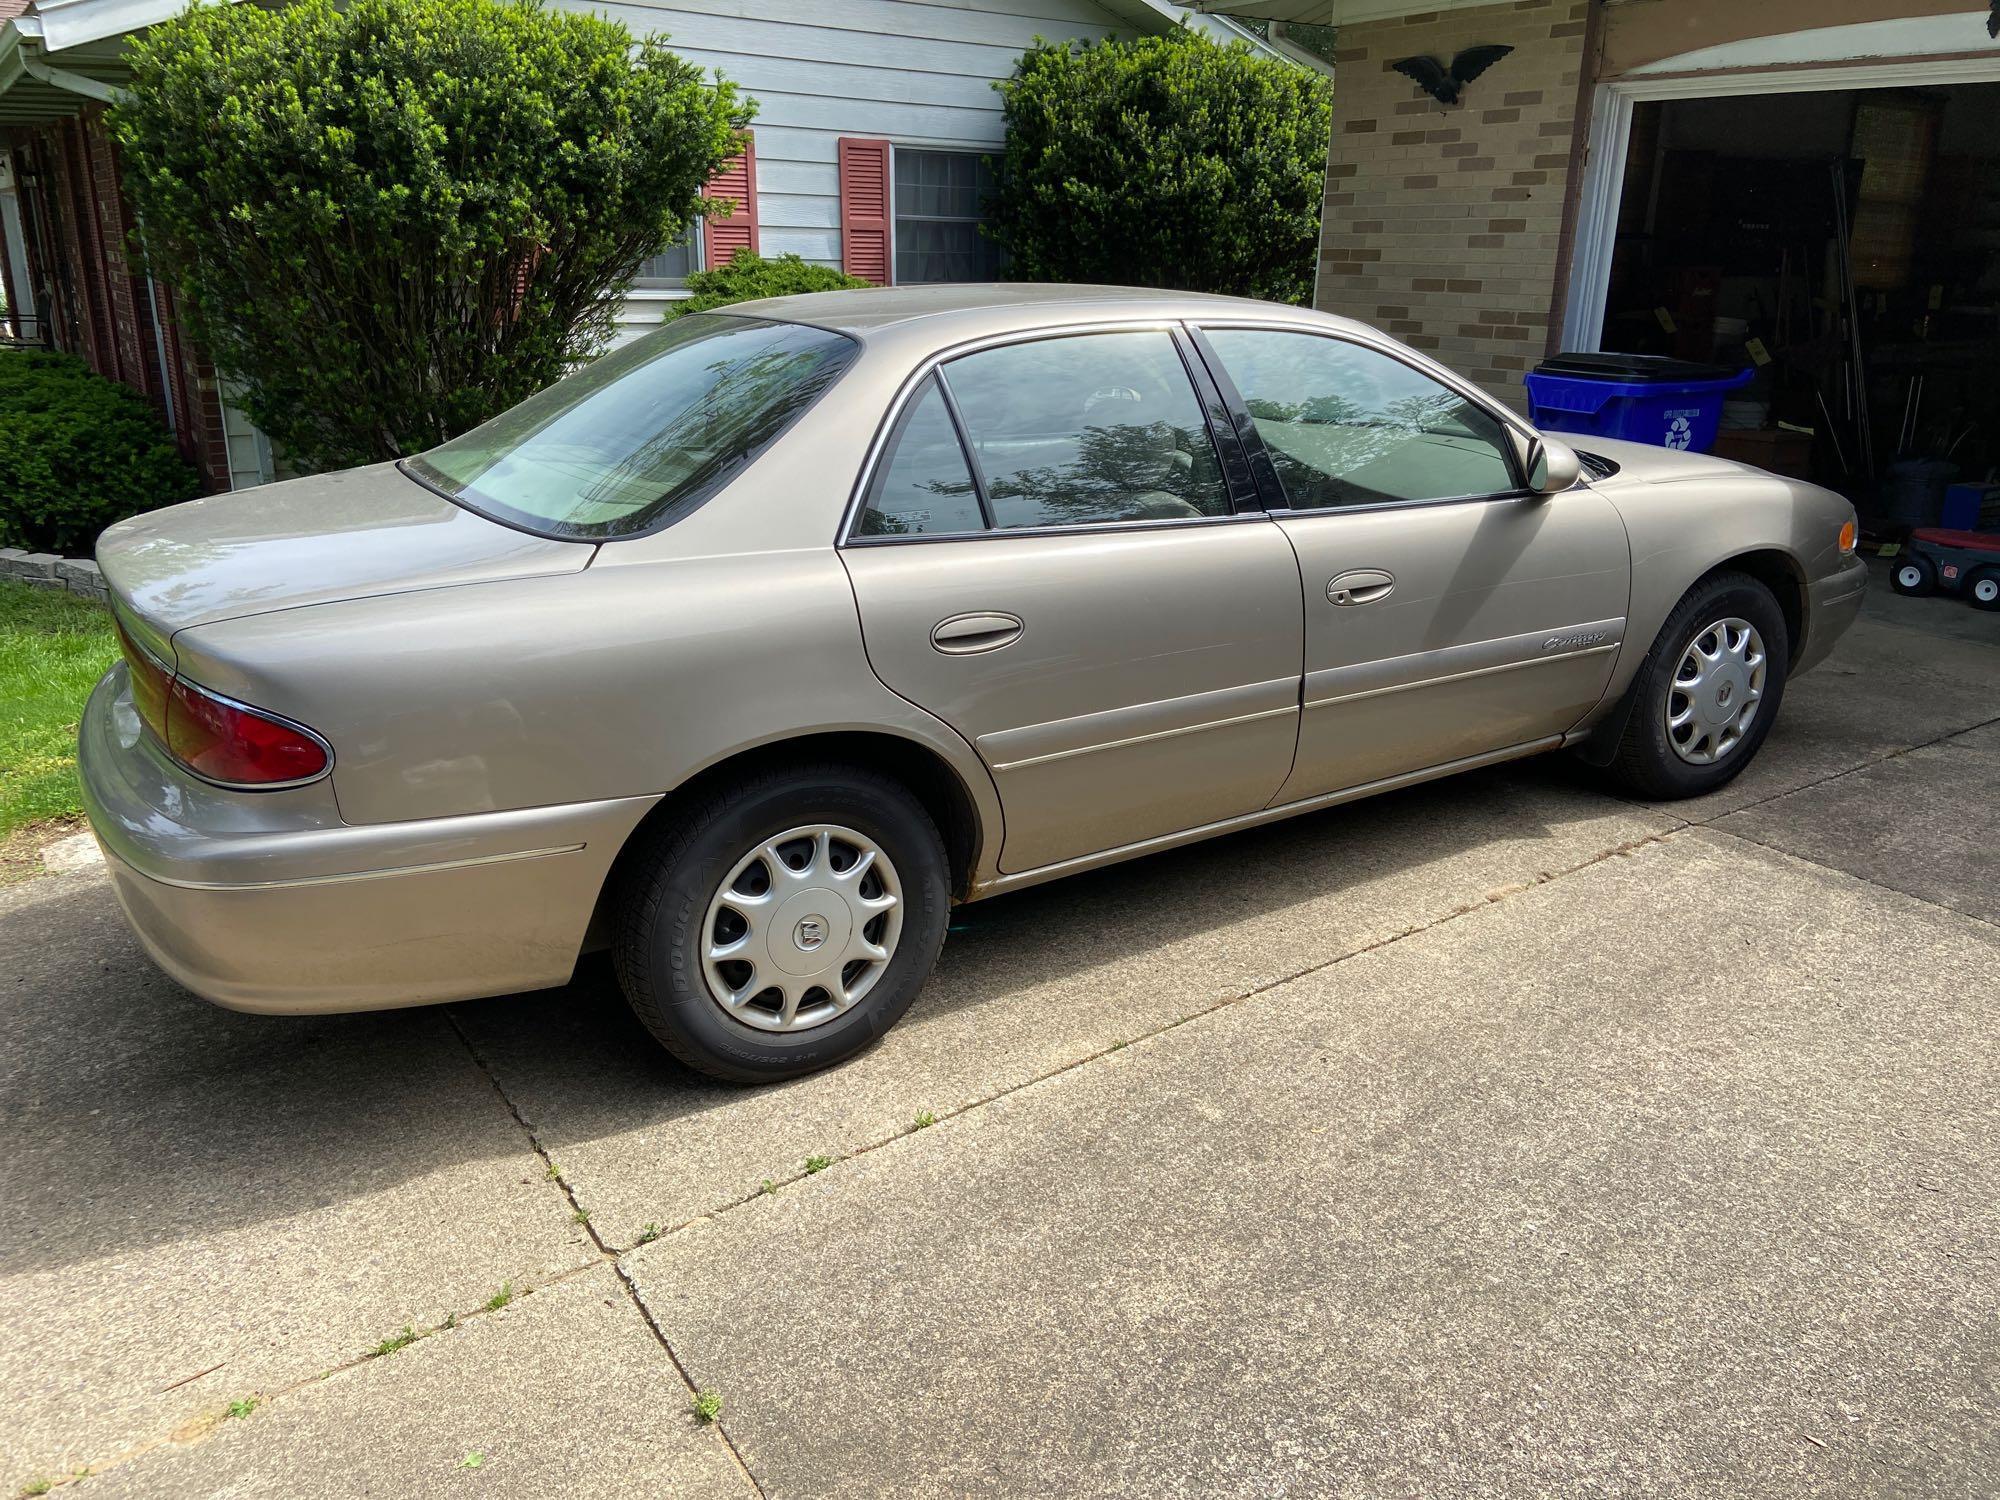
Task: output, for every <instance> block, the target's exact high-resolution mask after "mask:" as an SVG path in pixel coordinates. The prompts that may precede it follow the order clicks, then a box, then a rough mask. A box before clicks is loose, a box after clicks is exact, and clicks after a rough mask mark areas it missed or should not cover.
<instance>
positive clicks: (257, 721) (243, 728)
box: [167, 677, 327, 786]
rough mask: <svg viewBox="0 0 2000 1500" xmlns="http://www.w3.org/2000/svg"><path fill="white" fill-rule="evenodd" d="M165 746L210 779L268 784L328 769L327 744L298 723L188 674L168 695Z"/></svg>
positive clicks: (176, 683)
mask: <svg viewBox="0 0 2000 1500" xmlns="http://www.w3.org/2000/svg"><path fill="white" fill-rule="evenodd" d="M167 749H168V750H170V751H172V752H173V756H174V759H176V760H178V761H180V762H181V763H182V764H183V765H185V766H187V767H188V768H189V769H190V770H193V771H197V772H199V773H200V774H201V775H203V776H206V777H207V778H208V779H209V780H210V781H226V782H228V783H229V784H230V785H232V786H269V785H271V784H273V783H275V782H281V781H305V780H307V779H308V778H310V777H313V776H317V775H319V773H320V772H322V771H324V770H325V769H326V764H327V762H326V747H325V746H324V745H322V744H321V743H320V742H319V741H318V740H317V739H315V738H314V737H313V736H312V735H310V734H308V733H306V731H305V730H303V729H301V728H299V727H298V725H296V724H288V723H286V722H285V721H284V720H283V719H274V718H272V717H271V716H270V715H268V714H262V713H259V712H258V711H257V710H256V709H254V708H245V707H244V706H243V705H242V704H240V703H231V702H230V701H229V700H228V699H226V698H217V697H215V696H214V695H213V694H210V693H205V692H203V691H202V690H201V689H200V688H198V687H196V686H195V685H194V684H193V683H191V682H189V681H188V680H187V679H186V678H185V677H177V678H175V679H174V685H173V688H172V691H171V692H170V693H169V694H168V697H167Z"/></svg>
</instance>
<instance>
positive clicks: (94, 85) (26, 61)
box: [20, 47, 125, 104]
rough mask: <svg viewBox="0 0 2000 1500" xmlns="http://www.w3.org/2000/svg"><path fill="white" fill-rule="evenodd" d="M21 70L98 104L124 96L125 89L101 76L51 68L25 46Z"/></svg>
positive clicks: (114, 100)
mask: <svg viewBox="0 0 2000 1500" xmlns="http://www.w3.org/2000/svg"><path fill="white" fill-rule="evenodd" d="M20 56H21V71H22V72H24V73H26V74H27V75H28V76H29V77H30V78H32V79H34V80H35V81H36V82H37V83H45V84H47V85H48V86H49V87H50V88H52V89H61V90H62V91H63V92H64V93H66V94H81V95H82V96H83V97H84V98H86V99H95V100H96V101H97V102H98V103H100V104H116V103H117V102H118V101H119V100H120V99H122V98H124V97H125V91H124V90H123V89H121V88H119V87H118V86H117V85H116V84H110V83H106V82H105V81H104V80H103V79H101V78H89V77H86V76H85V75H84V74H82V73H72V72H70V71H69V69H67V68H52V67H50V66H49V65H48V64H47V63H45V62H43V61H42V60H41V59H40V58H39V57H37V56H35V54H34V53H32V52H30V51H29V50H28V49H27V48H26V47H23V48H22V49H21V53H20Z"/></svg>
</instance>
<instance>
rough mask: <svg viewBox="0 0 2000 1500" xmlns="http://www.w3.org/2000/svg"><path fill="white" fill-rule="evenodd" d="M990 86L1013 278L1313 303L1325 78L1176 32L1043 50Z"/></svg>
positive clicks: (1001, 224)
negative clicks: (1003, 140) (1000, 132)
mask: <svg viewBox="0 0 2000 1500" xmlns="http://www.w3.org/2000/svg"><path fill="white" fill-rule="evenodd" d="M994 87H995V88H997V89H998V90H999V91H1000V95H1001V99H1002V101H1003V104H1002V107H1003V110H1004V112H1005V115H1006V120H1007V148H1006V152H1005V154H1004V155H1002V156H1001V157H1000V159H999V161H998V167H999V173H998V177H999V183H998V186H997V188H996V190H995V193H994V195H993V199H992V202H991V204H990V209H989V214H990V217H989V221H988V222H989V225H990V229H991V232H992V234H993V237H994V238H995V239H997V240H998V241H999V242H1000V243H1001V244H1002V245H1003V246H1005V247H1006V251H1007V256H1008V262H1009V265H1008V275H1009V276H1010V277H1011V278H1013V279H1017V280H1021V281H1085V282H1107V283H1114V284H1123V285H1131V286H1156V287H1173V288H1177V289H1179V290H1182V291H1193V292H1227V293H1233V294H1235V295H1238V296H1246V297H1268V298H1270V299H1271V300H1273V301H1276V302H1303V301H1305V300H1306V299H1307V298H1308V297H1309V296H1310V295H1311V294H1312V273H1313V260H1314V257H1315V256H1316V255H1317V253H1318V247H1319V216H1320V188H1321V184H1322V181H1323V179H1324V177H1325V175H1326V154H1327V146H1328V143H1329V141H1330V140H1331V138H1332V131H1333V85H1332V83H1331V82H1330V81H1329V80H1328V79H1327V78H1326V77H1325V76H1323V75H1322V74H1319V73H1315V72H1312V71H1310V70H1308V69H1306V68H1302V67H1298V66H1295V65H1294V64H1291V63H1287V62H1279V61H1277V60H1275V59H1271V58H1262V57H1258V56H1256V55H1255V54H1254V53H1252V52H1251V51H1250V50H1249V48H1248V47H1247V46H1246V45H1245V44H1242V43H1234V44H1232V45H1230V46H1226V47H1224V46H1219V45H1217V44H1216V43H1214V42H1211V41H1209V40H1208V39H1207V38H1206V37H1204V36H1202V35H1200V34H1199V33H1196V32H1178V33H1175V34H1173V35H1170V36H1159V37H1147V38H1144V39H1141V40H1139V41H1131V42H1122V41H1101V42H1091V43H1086V44H1078V43H1073V42H1063V43H1044V44H1043V45H1041V46H1038V47H1034V48H1032V49H1030V50H1029V51H1028V52H1027V53H1025V54H1023V56H1022V58H1021V61H1020V64H1019V65H1018V66H1017V67H1016V69H1015V72H1014V76H1013V77H1012V78H1008V79H1003V80H1001V81H1000V82H999V83H996V84H995V85H994Z"/></svg>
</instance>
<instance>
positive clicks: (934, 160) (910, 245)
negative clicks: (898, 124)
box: [894, 146, 1000, 286]
mask: <svg viewBox="0 0 2000 1500" xmlns="http://www.w3.org/2000/svg"><path fill="white" fill-rule="evenodd" d="M992 189H993V172H992V169H991V168H989V167H988V166H987V165H986V160H985V158H984V157H983V156H981V155H980V154H979V153H977V152H975V151H914V150H911V149H910V148H908V147H905V146H898V147H897V148H896V151H895V200H894V201H895V217H896V284H897V285H898V286H908V285H910V284H911V283H913V282H920V281H991V280H993V279H994V278H995V277H996V276H997V275H998V274H999V271H1000V247H999V246H998V245H996V244H995V243H994V242H993V241H992V240H990V239H988V238H987V237H986V236H985V235H983V234H981V233H980V232H979V224H980V220H981V219H982V218H984V217H985V214H984V204H985V200H986V195H987V194H988V193H989V192H991V191H992Z"/></svg>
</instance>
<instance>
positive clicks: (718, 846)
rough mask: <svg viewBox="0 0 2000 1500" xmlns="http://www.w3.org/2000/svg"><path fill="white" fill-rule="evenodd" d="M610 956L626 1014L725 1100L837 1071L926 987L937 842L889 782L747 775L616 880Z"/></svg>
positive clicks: (908, 799) (782, 773) (936, 927)
mask: <svg viewBox="0 0 2000 1500" xmlns="http://www.w3.org/2000/svg"><path fill="white" fill-rule="evenodd" d="M621 878H622V879H623V881H624V884H623V888H622V890H621V891H620V893H619V895H620V900H619V910H618V922H617V929H616V935H615V938H614V950H615V952H614V956H615V959H616V963H617V969H618V978H619V983H620V985H621V986H622V987H623V989H624V991H625V997H626V999H627V1000H628V1001H629V1002H630V1003H631V1006H632V1009H633V1012H634V1013H635V1014H636V1015H637V1016H638V1017H639V1020H640V1021H641V1022H642V1023H643V1024H644V1025H645V1027H646V1029H647V1030H648V1031H650V1032H652V1034H653V1035H654V1036H655V1037H656V1038H658V1039H659V1041H660V1043H661V1045H663V1046H664V1047H666V1049H667V1050H668V1051H669V1052H671V1053H673V1054H674V1056H676V1057H678V1058H679V1059H680V1060H681V1061H682V1062H685V1063H687V1064H688V1065H689V1066H690V1067H693V1068H698V1069H700V1070H701V1071H702V1072H704V1073H708V1074H711V1075H713V1076H715V1077H717V1078H725V1079H728V1080H730V1081H732V1082H737V1083H763V1082H770V1081H774V1080H777V1079H781V1078H791V1077H796V1076H797V1075H799V1074H801V1073H809V1072H811V1071H813V1070H814V1069H816V1068H823V1067H826V1066H828V1065H829V1064H831V1063H836V1062H839V1061H841V1060H842V1059H843V1058H846V1057H849V1056H851V1055H852V1054H854V1053H855V1052H858V1051H860V1050H861V1049H862V1048H863V1047H866V1046H867V1045H868V1044H869V1043H870V1042H872V1041H874V1040H875V1039H876V1038H877V1037H879V1036H880V1035H881V1034H882V1033H883V1032H885V1031H887V1030H888V1029H889V1027H890V1026H892V1025H893V1024H895V1022H896V1021H897V1019H898V1018H900V1017H901V1016H902V1014H903V1012H904V1011H906V1010H908V1009H909V1007H910V1003H911V1002H912V1001H913V1000H915V999H916V996H917V991H918V990H919V989H921V988H922V987H923V984H924V981H925V980H926V979H927V978H928V977H929V976H930V971H931V967H932V965H933V964H935V963H936V961H937V955H938V950H939V948H941V947H942V946H943V943H944V931H945V922H946V916H947V912H948V909H949V907H950V884H949V868H948V865H947V862H946V858H945V851H944V841H943V840H942V839H941V838H940V837H939V835H938V831H937V827H936V825H935V824H934V823H933V822H932V821H931V818H930V815H929V814H928V813H927V812H926V811H925V810H924V807H923V804H922V803H920V802H919V801H918V800H917V799H916V798H915V797H914V796H912V795H911V794H910V792H909V791H908V789H907V788H905V787H904V786H903V785H902V784H901V783H900V782H897V781H896V780H894V779H893V778H891V777H887V776H883V775H880V774H879V773H876V772H873V771H869V770H865V769H863V768H860V767H855V766H845V765H826V766H812V767H796V768H786V769H783V770H777V771H767V772H761V773H756V774H753V775H752V776H751V777H749V778H748V779H746V780H745V781H743V782H741V783H739V784H736V785H733V786H728V787H722V788H718V789H716V790H714V791H712V792H710V793H708V794H706V795H702V796H700V797H698V798H697V799H696V800H694V801H693V802H691V803H690V804H689V805H688V806H686V807H684V808H681V809H679V811H678V815H677V816H676V817H674V818H673V820H672V821H671V822H669V823H667V824H665V825H663V826H662V827H660V828H658V829H656V830H654V831H653V832H652V833H651V834H650V835H649V836H648V840H647V842H646V843H645V844H644V845H643V846H641V847H640V848H639V849H638V850H636V851H635V853H634V855H633V857H632V858H631V859H630V860H629V861H628V865H627V868H626V869H625V870H624V871H623V872H622V875H621Z"/></svg>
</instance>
